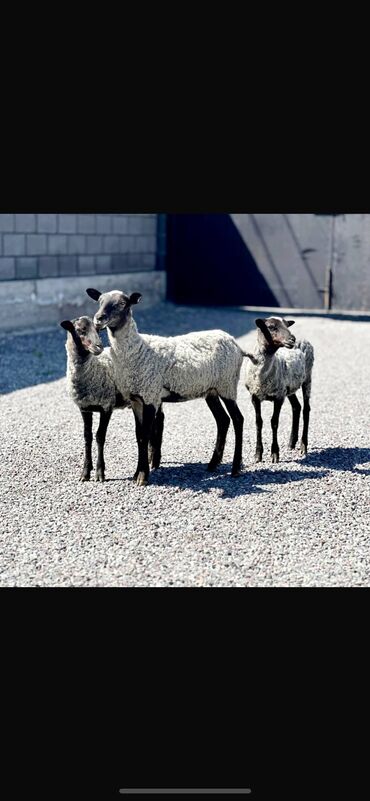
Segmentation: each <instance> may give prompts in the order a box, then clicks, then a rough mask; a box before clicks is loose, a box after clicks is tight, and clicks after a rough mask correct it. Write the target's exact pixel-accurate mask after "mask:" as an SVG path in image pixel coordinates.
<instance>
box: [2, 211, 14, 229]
mask: <svg viewBox="0 0 370 801" xmlns="http://www.w3.org/2000/svg"><path fill="white" fill-rule="evenodd" d="M14 217H15V215H14V214H0V231H4V232H6V233H8V232H9V233H11V232H12V231H14Z"/></svg>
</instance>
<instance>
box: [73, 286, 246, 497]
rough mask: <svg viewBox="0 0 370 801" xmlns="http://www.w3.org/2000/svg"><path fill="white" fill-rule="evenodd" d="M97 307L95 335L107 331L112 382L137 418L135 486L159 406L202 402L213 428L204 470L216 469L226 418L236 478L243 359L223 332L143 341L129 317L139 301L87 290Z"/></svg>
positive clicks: (144, 473)
mask: <svg viewBox="0 0 370 801" xmlns="http://www.w3.org/2000/svg"><path fill="white" fill-rule="evenodd" d="M86 292H87V294H88V295H89V297H91V298H92V299H93V300H95V301H97V302H99V310H98V312H97V313H96V315H95V317H94V324H95V325H96V327H97V329H98V330H100V329H103V328H107V329H108V337H109V343H110V347H111V353H112V359H113V363H114V368H115V381H116V384H117V387H118V389H119V391H120V392H121V394H122V396H123V397H124V398H125V399H126V400H129V401H130V402H131V405H132V409H133V412H134V415H135V423H136V436H137V444H138V452H139V458H138V466H137V470H136V473H135V476H134V479H135V480H136V483H137V484H138V485H139V486H143V485H145V484H147V482H148V477H149V465H148V448H147V445H148V438H149V437H150V435H151V431H152V430H153V421H154V420H155V416H156V413H158V410H160V409H161V406H162V403H163V402H179V401H187V400H194V399H196V398H205V400H206V402H207V404H208V407H209V408H210V410H211V412H212V414H213V416H214V417H215V420H216V423H217V441H216V446H215V449H214V453H213V456H212V459H211V461H210V463H209V465H208V469H209V470H214V469H215V468H216V467H217V465H218V464H220V462H221V460H222V456H223V451H224V447H225V441H226V434H227V430H228V428H229V424H230V418H229V416H228V414H226V412H225V410H224V408H223V406H222V404H221V401H220V399H221V400H222V401H223V403H224V404H225V407H226V409H227V411H228V413H229V415H230V417H231V419H232V421H233V425H234V431H235V450H234V458H233V465H232V475H233V476H237V475H239V471H240V467H241V460H242V433H243V416H242V414H241V412H240V410H239V408H238V405H237V403H236V398H237V387H238V381H239V376H240V369H241V365H242V362H243V358H244V353H243V351H242V350H241V348H240V347H239V345H238V344H237V342H236V341H235V339H234V338H233V337H232V336H230V334H227V333H226V332H225V331H200V332H195V333H190V334H185V335H181V336H174V337H161V336H154V335H148V334H145V335H141V334H140V333H139V332H138V329H137V325H136V323H135V320H134V319H133V316H132V311H131V309H132V306H134V305H135V304H136V303H138V302H139V300H140V298H141V295H140V294H139V293H137V292H134V293H133V294H131V295H130V296H129V295H127V294H125V293H124V292H121V291H119V290H115V291H112V292H105V293H101V292H99V291H98V290H97V289H91V288H90V289H87V290H86Z"/></svg>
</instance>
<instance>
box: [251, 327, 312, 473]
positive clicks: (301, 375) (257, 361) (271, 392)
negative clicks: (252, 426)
mask: <svg viewBox="0 0 370 801" xmlns="http://www.w3.org/2000/svg"><path fill="white" fill-rule="evenodd" d="M255 323H256V326H257V328H258V334H257V344H256V347H255V349H254V351H253V354H250V353H247V354H246V356H248V357H249V360H250V363H249V362H248V363H247V368H246V373H245V385H246V388H247V389H248V391H249V392H250V394H251V396H252V403H253V406H254V409H255V414H256V428H257V445H256V462H261V461H262V454H263V445H262V426H263V421H262V417H261V402H262V401H265V400H268V401H272V402H273V404H274V413H273V416H272V419H271V427H272V447H271V457H272V462H273V463H275V464H276V463H278V462H279V445H278V440H277V432H278V426H279V416H280V410H281V407H282V405H283V403H284V400H285V398H286V397H287V398H289V401H290V404H291V406H292V413H293V420H292V429H291V435H290V440H289V447H290V448H291V449H292V450H293V449H294V448H295V446H296V444H297V440H298V430H299V418H300V413H301V404H300V403H299V400H298V398H297V396H296V394H295V393H296V392H297V390H298V389H299V388H300V387H302V392H303V401H304V406H303V433H302V440H301V454H302V455H306V454H307V447H308V424H309V419H310V408H311V407H310V395H311V374H312V367H313V363H314V349H313V347H312V345H311V343H310V342H307V341H306V340H304V339H303V340H301V341H300V342H296V338H295V337H294V336H293V334H291V332H290V331H289V328H290V327H291V326H292V325H294V320H284V319H282V318H281V317H269V318H268V319H266V320H260V319H258V320H256V321H255ZM286 349H288V351H287V350H286Z"/></svg>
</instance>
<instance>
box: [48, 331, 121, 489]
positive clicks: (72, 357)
mask: <svg viewBox="0 0 370 801" xmlns="http://www.w3.org/2000/svg"><path fill="white" fill-rule="evenodd" d="M60 325H61V326H62V328H64V329H65V330H66V331H67V332H68V336H67V341H66V351H67V392H68V395H69V397H70V398H71V400H73V401H74V403H75V404H76V405H77V406H78V408H79V410H80V412H81V415H82V419H83V424H84V439H85V461H84V466H83V469H82V473H81V476H80V480H81V481H89V480H90V474H91V471H92V469H93V463H92V455H91V448H92V440H93V435H92V425H93V412H99V413H100V424H99V428H98V430H97V432H96V442H97V446H98V458H97V464H96V475H95V477H96V480H97V481H104V480H105V462H104V444H105V438H106V433H107V428H108V425H109V421H110V418H111V416H112V412H113V410H114V409H116V408H118V407H121V408H123V407H125V406H128V405H129V404H127V403H125V401H124V400H123V398H122V396H121V395H120V393H119V391H118V389H117V387H116V383H115V379H114V367H113V361H112V358H111V355H110V348H104V346H103V343H102V341H101V339H100V336H99V334H98V332H97V330H96V328H95V326H94V323H93V321H92V320H91V319H90V318H89V317H85V316H83V317H78V318H77V319H75V320H63V322H61V323H60Z"/></svg>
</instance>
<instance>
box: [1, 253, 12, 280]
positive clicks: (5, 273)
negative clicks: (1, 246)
mask: <svg viewBox="0 0 370 801" xmlns="http://www.w3.org/2000/svg"><path fill="white" fill-rule="evenodd" d="M11 278H15V259H14V258H13V257H12V256H7V257H5V258H4V257H0V281H7V280H9V279H11Z"/></svg>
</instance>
